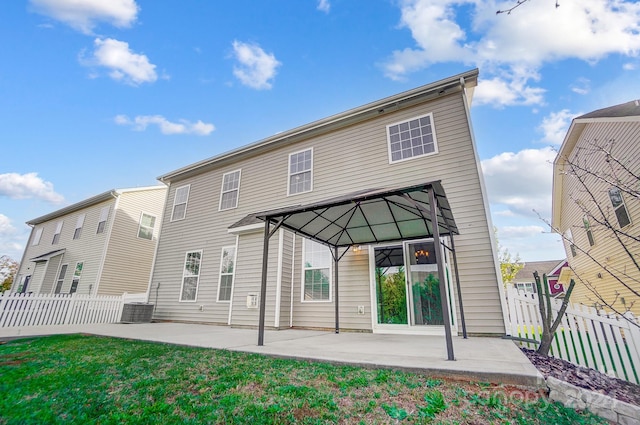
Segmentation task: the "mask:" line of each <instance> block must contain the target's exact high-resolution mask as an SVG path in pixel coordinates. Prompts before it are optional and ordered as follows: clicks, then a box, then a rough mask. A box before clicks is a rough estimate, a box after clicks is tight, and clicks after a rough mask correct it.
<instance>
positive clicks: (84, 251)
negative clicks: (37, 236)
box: [20, 200, 113, 294]
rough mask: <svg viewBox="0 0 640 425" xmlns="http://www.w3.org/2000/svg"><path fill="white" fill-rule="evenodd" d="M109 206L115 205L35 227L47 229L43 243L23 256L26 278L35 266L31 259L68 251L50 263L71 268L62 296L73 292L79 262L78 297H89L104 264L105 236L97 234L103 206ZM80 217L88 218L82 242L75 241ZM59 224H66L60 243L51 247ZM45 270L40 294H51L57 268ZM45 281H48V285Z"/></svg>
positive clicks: (23, 271)
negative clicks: (82, 295) (81, 267)
mask: <svg viewBox="0 0 640 425" xmlns="http://www.w3.org/2000/svg"><path fill="white" fill-rule="evenodd" d="M108 203H113V201H111V200H110V201H106V202H102V203H98V204H95V205H92V206H90V207H87V208H84V209H81V210H78V211H74V212H72V213H69V214H65V215H62V216H59V217H56V218H54V219H52V220H50V221H47V222H44V223H42V224H38V225H37V226H36V227H39V226H43V228H44V231H43V233H42V239H41V240H40V244H39V245H37V246H28V247H27V249H26V252H25V256H24V258H25V261H24V263H25V264H22V265H21V270H20V273H21V274H24V275H28V274H31V270H33V267H34V263H33V262H31V261H29V259H31V258H34V257H37V256H40V255H43V254H46V253H49V252H52V251H55V250H59V249H65V250H66V251H65V253H64V254H63V255H62V256H61V257H54V258H52V259H51V260H53V261H63V262H64V263H67V264H69V270H70V271H71V272H70V273H69V272H68V273H67V277H66V279H65V282H64V285H63V286H62V290H61V293H68V292H69V289H70V288H71V275H72V274H73V269H74V268H75V265H76V263H77V262H83V263H84V268H83V271H82V276H81V278H80V283H79V285H78V290H77V293H79V294H89V293H90V291H91V290H92V289H93V287H94V286H95V284H96V279H97V276H98V271H99V266H100V262H101V260H102V252H103V248H104V244H105V234H104V233H102V234H98V235H96V233H95V232H96V228H97V226H98V220H99V219H100V209H101V208H102V206H105V205H107V204H108ZM80 214H85V219H84V223H83V226H82V234H81V236H80V238H79V239H73V233H74V231H75V226H76V222H77V219H78V215H80ZM60 220H64V225H63V226H62V232H61V233H60V240H59V242H58V244H57V245H52V244H51V242H52V240H53V235H54V233H55V230H56V225H57V223H58V221H60ZM49 262H50V261H49ZM47 263H48V262H47ZM43 264H45V263H43ZM23 267H24V268H23ZM42 270H43V272H44V270H48V271H47V273H46V276H45V275H41V276H38V279H40V280H39V284H38V290H39V291H41V289H42V288H44V289H43V290H44V291H45V292H47V293H48V292H50V291H51V287H52V285H55V281H56V279H57V275H56V272H57V267H55V266H54V267H50V268H48V267H44V266H43V269H42ZM34 277H36V276H33V277H32V282H33V279H34ZM44 279H46V281H45V280H44ZM40 283H41V284H42V288H41V286H40ZM31 288H34V290H35V287H34V286H31ZM47 288H49V289H47Z"/></svg>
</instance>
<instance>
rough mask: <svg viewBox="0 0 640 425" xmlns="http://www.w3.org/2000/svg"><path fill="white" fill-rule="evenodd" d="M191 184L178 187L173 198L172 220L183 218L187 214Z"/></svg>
mask: <svg viewBox="0 0 640 425" xmlns="http://www.w3.org/2000/svg"><path fill="white" fill-rule="evenodd" d="M189 188H190V185H186V186H180V187H179V188H177V189H176V193H175V196H174V198H173V209H172V211H171V221H176V220H182V219H183V218H184V217H185V216H186V215H187V201H188V200H189Z"/></svg>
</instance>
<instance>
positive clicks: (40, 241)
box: [11, 185, 167, 295]
mask: <svg viewBox="0 0 640 425" xmlns="http://www.w3.org/2000/svg"><path fill="white" fill-rule="evenodd" d="M166 194H167V187H166V186H164V185H159V186H151V187H141V188H133V189H113V190H109V191H107V192H104V193H101V194H99V195H96V196H94V197H91V198H89V199H85V200H84V201H81V202H78V203H75V204H73V205H69V206H67V207H65V208H62V209H59V210H57V211H54V212H52V213H49V214H46V215H44V216H42V217H38V218H35V219H33V220H30V221H28V222H27V224H28V225H29V226H31V227H32V229H31V235H30V236H29V241H28V242H27V247H26V249H25V251H24V254H23V256H22V261H21V263H20V268H19V269H18V272H17V275H16V279H15V282H14V284H13V287H12V289H11V291H12V292H33V293H40V294H50V293H51V294H58V293H76V292H77V293H79V294H92V295H121V294H123V293H124V292H128V293H145V292H146V291H147V286H148V283H149V275H150V273H151V265H152V263H153V255H154V253H155V249H156V244H157V241H158V232H159V230H160V219H161V217H162V210H163V207H164V202H165V197H166Z"/></svg>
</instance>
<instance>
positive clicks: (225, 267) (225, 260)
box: [218, 246, 236, 302]
mask: <svg viewBox="0 0 640 425" xmlns="http://www.w3.org/2000/svg"><path fill="white" fill-rule="evenodd" d="M235 265H236V247H235V246H225V247H223V248H222V257H221V259H220V279H219V280H218V302H220V301H231V292H232V291H233V278H234V275H235V268H236V267H235Z"/></svg>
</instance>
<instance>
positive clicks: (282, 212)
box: [255, 181, 458, 247]
mask: <svg viewBox="0 0 640 425" xmlns="http://www.w3.org/2000/svg"><path fill="white" fill-rule="evenodd" d="M429 189H432V190H433V193H434V196H435V198H436V206H437V208H436V214H437V221H438V230H439V234H440V235H441V236H442V235H451V234H458V228H457V227H456V223H455V221H454V219H453V214H452V213H451V208H450V206H449V202H448V201H447V197H446V195H445V193H444V189H443V188H442V185H441V184H440V182H439V181H436V182H430V183H425V184H421V185H417V186H411V187H406V188H400V189H370V190H364V191H360V192H356V193H351V194H347V195H344V196H340V197H336V198H332V199H327V200H325V201H322V202H318V203H315V204H309V205H299V206H294V207H287V208H280V209H276V210H271V211H265V212H262V213H258V214H255V217H257V218H258V219H260V220H263V221H269V222H270V223H272V224H274V223H277V224H278V227H284V228H287V229H289V230H291V231H293V232H295V233H297V234H300V235H303V236H305V237H307V238H310V239H313V240H316V241H318V242H320V243H323V244H325V245H329V246H332V247H348V246H351V245H360V244H371V243H381V242H392V241H402V240H411V239H419V238H430V237H433V236H434V233H433V230H434V229H433V224H432V220H431V203H430V202H429Z"/></svg>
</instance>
